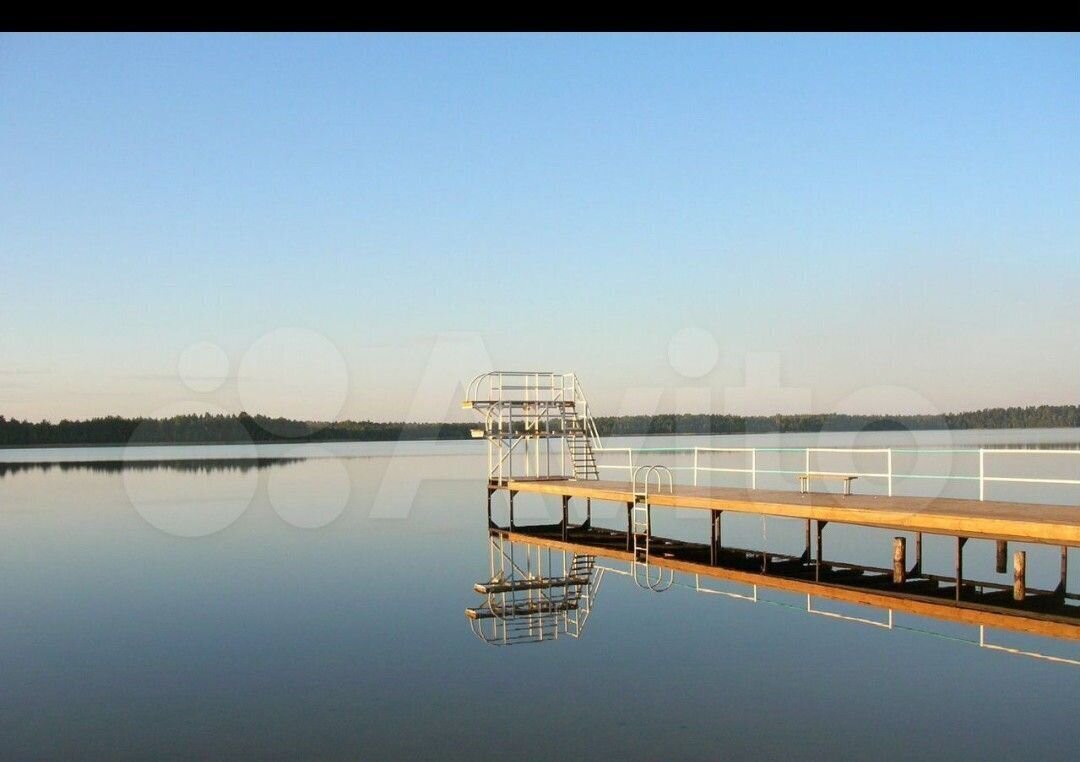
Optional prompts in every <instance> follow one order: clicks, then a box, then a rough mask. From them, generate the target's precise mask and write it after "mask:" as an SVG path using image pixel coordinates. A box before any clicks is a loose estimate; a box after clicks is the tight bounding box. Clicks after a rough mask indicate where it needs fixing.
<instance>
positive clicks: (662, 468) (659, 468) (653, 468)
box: [633, 464, 675, 503]
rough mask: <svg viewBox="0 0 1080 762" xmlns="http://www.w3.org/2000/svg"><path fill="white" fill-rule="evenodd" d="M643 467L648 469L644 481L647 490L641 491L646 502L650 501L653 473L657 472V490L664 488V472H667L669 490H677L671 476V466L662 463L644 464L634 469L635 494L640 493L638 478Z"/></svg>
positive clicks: (660, 490)
mask: <svg viewBox="0 0 1080 762" xmlns="http://www.w3.org/2000/svg"><path fill="white" fill-rule="evenodd" d="M642 469H646V471H645V481H644V485H643V486H644V488H645V491H644V492H643V493H641V496H642V497H643V498H645V502H646V503H648V502H649V478H650V477H651V476H652V475H653V474H656V491H657V492H662V491H663V489H664V484H663V479H662V476H663V474H667V479H668V492H669V493H671V492H674V491H675V482H674V480H673V479H672V477H671V469H670V468H668V467H667V466H662V465H649V464H642V465H640V466H638V467H637V468H636V469H634V481H633V489H634V494H635V495H637V494H639V493H638V488H637V478H638V474H639V473H640V472H641V470H642Z"/></svg>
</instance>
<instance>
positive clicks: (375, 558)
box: [0, 431, 1080, 760]
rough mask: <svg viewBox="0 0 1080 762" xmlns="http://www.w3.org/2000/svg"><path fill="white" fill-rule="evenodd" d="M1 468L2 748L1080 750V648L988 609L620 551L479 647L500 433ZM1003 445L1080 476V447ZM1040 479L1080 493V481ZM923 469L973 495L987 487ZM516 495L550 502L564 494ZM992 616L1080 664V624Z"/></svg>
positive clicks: (955, 467)
mask: <svg viewBox="0 0 1080 762" xmlns="http://www.w3.org/2000/svg"><path fill="white" fill-rule="evenodd" d="M672 443H677V444H679V445H682V446H688V445H693V444H706V443H711V444H713V445H722V446H742V445H753V446H762V447H802V446H806V445H812V446H837V447H845V446H851V445H853V444H854V445H858V446H866V447H870V446H896V447H900V448H909V447H916V446H918V447H930V446H933V447H943V448H951V447H966V446H971V445H976V446H978V445H986V446H1000V445H1005V444H1020V443H1023V444H1031V445H1038V444H1042V445H1047V444H1061V445H1071V446H1073V447H1075V446H1076V445H1077V444H1078V443H1080V431H1038V432H1031V431H1008V432H1001V431H995V432H962V433H952V434H950V433H947V432H927V433H918V432H915V433H912V432H904V433H895V434H894V433H889V434H873V435H870V434H860V435H852V434H836V435H830V436H828V437H820V436H810V435H805V436H804V435H791V436H767V437H748V438H740V437H732V438H726V437H714V438H711V439H708V438H696V437H694V438H691V437H684V438H679V439H678V440H677V442H676V440H666V441H661V440H649V441H648V442H646V444H648V445H649V446H653V447H656V446H664V445H670V444H672ZM607 444H608V445H609V446H630V445H635V446H636V445H639V444H642V442H641V440H637V441H622V442H616V441H612V442H608V443H607ZM777 457H782V456H777ZM845 457H846V456H845ZM860 457H864V456H860ZM897 457H898V460H900V459H901V458H900V456H897ZM935 457H937V458H938V460H937V461H932V460H928V459H926V458H924V456H921V455H919V456H916V455H910V456H909V460H908V461H905V462H899V463H898V464H897V468H898V469H903V468H908V469H909V470H910V469H912V468H918V469H920V471H921V472H927V473H941V474H954V475H968V476H970V474H971V468H972V465H973V461H972V460H971V459H970V456H968V455H963V454H951V455H950V454H945V455H941V454H939V455H937V456H935ZM1001 457H1002V458H1006V459H1007V458H1010V457H1012V456H1008V455H1003V456H1001ZM1050 457H1052V458H1055V459H1056V458H1057V456H1050ZM965 458H966V460H965ZM260 459H261V460H260ZM942 459H944V460H942ZM61 460H62V461H64V463H57V464H54V465H51V466H35V465H30V464H32V463H39V462H43V461H61ZM0 461H2V462H3V465H0V474H2V475H0V522H2V530H3V531H2V532H0V580H2V581H0V611H2V612H3V614H2V622H3V625H2V628H0V675H2V676H3V690H2V691H0V756H3V758H5V759H20V758H25V759H30V758H34V759H40V758H61V757H65V758H71V757H79V758H101V759H104V758H108V759H117V758H136V757H140V758H142V757H148V756H151V755H153V756H155V757H161V756H164V757H187V758H190V757H195V756H199V757H215V758H221V757H245V758H254V757H258V758H286V757H288V758H295V757H302V758H352V759H355V758H365V759H373V758H375V759H377V758H386V757H403V756H406V755H409V756H423V757H435V756H437V757H439V758H449V759H457V758H461V759H466V758H468V759H475V758H477V757H480V758H486V757H488V756H492V755H512V756H514V757H516V758H528V759H540V758H550V759H557V758H568V759H576V758H584V757H585V756H586V755H588V756H599V755H603V756H604V757H621V758H625V759H671V758H690V757H693V758H697V759H712V758H730V759H739V758H742V757H743V756H744V755H745V757H746V758H756V759H780V758H783V759H807V758H811V759H813V758H823V757H826V756H830V757H836V758H842V759H868V758H873V759H904V760H911V759H934V760H940V759H1009V760H1018V759H1061V760H1075V759H1076V758H1077V749H1078V748H1080V725H1078V724H1077V722H1076V711H1077V708H1078V707H1080V667H1076V666H1071V665H1067V664H1060V663H1053V662H1049V661H1044V660H1039V659H1034V658H1030V657H1025V656H1018V655H1012V654H1007V653H1003V652H999V651H990V650H987V649H981V648H979V647H978V646H977V639H978V632H977V630H976V629H975V628H971V627H966V628H965V627H961V626H957V625H952V624H948V623H944V622H937V621H934V620H928V619H918V618H915V617H903V616H898V618H897V623H898V624H901V625H903V628H901V627H897V628H894V629H892V630H887V629H883V628H879V627H873V626H869V625H866V624H861V623H857V622H852V621H844V620H839V619H835V618H829V617H825V616H816V615H814V614H810V613H808V612H807V611H806V607H805V599H799V598H798V597H794V596H785V595H784V594H781V593H775V592H769V591H765V590H763V591H762V595H761V598H762V600H761V601H759V602H758V603H756V604H755V603H751V602H748V601H741V600H732V599H728V598H724V597H721V596H715V595H705V594H702V593H697V592H694V591H692V590H688V589H685V588H674V589H671V590H669V591H667V592H665V593H662V594H657V593H650V592H646V591H643V590H640V589H638V588H637V587H635V586H634V584H633V583H632V581H631V580H630V579H628V578H626V577H623V576H619V575H615V574H609V575H607V576H605V578H604V580H603V583H602V586H601V589H600V590H599V593H598V597H597V600H596V603H595V607H594V610H593V612H592V615H591V617H590V619H589V620H588V622H587V626H586V627H585V629H584V631H583V632H582V634H581V636H580V637H579V638H571V637H560V638H559V639H558V640H554V641H548V642H544V643H533V644H527V645H523V646H520V647H514V648H497V647H492V646H490V645H488V644H485V643H484V642H482V641H481V640H479V639H477V638H476V637H475V636H474V635H473V633H472V631H471V630H470V628H469V623H468V622H467V621H466V619H465V618H464V615H463V611H464V608H465V607H466V606H475V605H477V604H478V603H479V602H480V600H479V596H477V595H476V594H475V593H474V592H473V591H472V585H473V583H475V582H477V581H480V580H483V579H486V578H487V576H488V540H487V535H486V525H485V522H486V517H485V508H484V497H485V489H484V477H485V473H484V472H485V456H484V450H483V445H482V444H481V443H475V442H445V443H438V442H413V443H401V444H396V443H370V444H336V445H306V446H290V445H274V446H261V447H258V448H254V447H251V446H248V447H244V446H220V447H177V448H168V447H146V448H131V449H129V450H124V448H94V449H68V450H8V451H0ZM613 462H614V461H613ZM994 467H995V468H1006V467H1007V468H1009V469H1012V470H1014V471H1015V470H1017V469H1021V468H1027V469H1029V471H1026V472H1025V473H1029V472H1030V469H1034V470H1036V471H1038V473H1039V474H1046V473H1055V474H1068V475H1069V476H1068V477H1067V478H1078V476H1077V475H1078V474H1080V457H1076V456H1072V457H1069V456H1064V457H1063V458H1062V459H1061V461H1060V462H1057V461H1056V460H1055V462H1054V463H1053V464H1051V463H1049V461H1045V462H1044V461H1040V464H1039V465H1037V466H1031V465H1030V464H1027V463H1026V462H1025V463H1024V464H1017V463H1013V462H1011V461H1000V462H999V461H995V466H994ZM934 469H939V470H934ZM1040 469H1041V470H1040ZM775 478H776V479H780V480H781V481H782V479H783V477H779V476H777V477H775ZM1062 478H1066V477H1062ZM864 481H865V482H866V484H865V486H863V485H860V489H865V491H875V490H880V488H881V485H880V484H874V483H872V481H873V480H864ZM916 482H917V483H916ZM994 489H995V493H994V494H993V495H988V496H993V497H1006V496H1015V495H1016V494H1017V493H1014V492H1012V491H1011V490H1014V489H1016V488H1014V487H1013V486H1012V485H1007V484H1001V485H994ZM1023 489H1024V491H1025V495H1024V496H1025V497H1026V499H1030V500H1043V501H1046V502H1059V503H1066V504H1073V505H1077V506H1078V508H1077V510H1078V514H1080V488H1077V487H1060V488H1059V487H1043V488H1034V487H1030V486H1026V487H1024V488H1023ZM905 490H906V491H909V492H910V493H911V494H917V493H918V494H921V493H923V492H926V491H927V490H930V491H934V490H936V491H937V492H938V493H940V494H950V495H955V496H966V497H974V496H976V495H975V494H974V493H973V492H972V490H973V486H972V482H970V481H964V480H951V481H949V482H943V481H935V480H933V479H924V480H910V481H909V482H908V483H905V485H904V487H903V488H902V489H898V492H903V491H905ZM1070 490H1071V491H1070ZM522 506H523V507H522V511H523V512H524V514H523V515H524V517H525V518H526V519H527V520H537V521H541V520H554V518H555V515H556V510H557V506H556V504H546V503H543V502H542V501H540V500H539V498H535V499H534V500H533V501H532V502H528V501H526V502H523V503H522ZM595 510H596V512H597V515H598V519H599V520H603V519H604V510H605V509H603V508H601V507H599V506H598V507H597V508H596V509H595ZM682 513H689V512H679V513H677V514H675V515H673V516H671V517H670V518H669V527H668V529H669V532H670V533H671V534H676V535H677V534H686V535H688V536H689V535H694V534H696V533H697V532H698V531H699V529H700V525H699V523H697V522H699V520H700V517H696V516H692V515H682ZM610 517H611V518H612V519H613V520H614V519H615V517H616V513H615V509H614V508H612V509H611V511H610ZM725 531H727V532H730V537H731V540H730V541H731V542H733V543H741V544H743V546H744V547H753V546H754V543H759V544H760V543H761V542H762V537H763V535H765V534H767V537H768V542H769V544H770V547H771V548H776V549H780V550H783V549H785V548H794V547H795V546H797V545H799V544H800V543H801V537H802V535H801V533H802V528H801V525H798V524H796V523H795V522H783V521H779V520H776V521H770V522H769V523H768V525H767V526H763V525H762V522H761V521H760V519H758V520H752V519H750V518H746V519H745V520H737V517H735V518H733V520H732V522H731V524H730V527H726V528H725ZM698 536H700V535H698ZM890 537H891V535H890V534H889V533H877V534H875V533H873V532H871V531H869V530H857V529H846V528H842V527H838V528H836V533H835V535H834V536H830V543H831V545H830V547H831V548H835V551H836V554H837V555H838V556H839V555H841V554H842V553H843V554H846V556H847V557H854V558H851V559H850V560H860V559H865V560H866V561H867V562H873V563H877V564H879V565H886V564H887V563H888V559H889V558H891V556H890V555H889V553H890V548H889V540H890ZM984 546H985V547H984ZM951 548H952V545H951V544H950V543H949V542H948V541H946V540H942V541H941V542H940V543H938V544H935V539H934V538H928V539H927V564H928V565H931V566H933V565H935V564H936V565H937V567H939V568H940V569H941V570H944V572H945V573H948V570H951V567H952V556H951ZM1029 548H1030V552H1029V561H1028V564H1029V567H1030V572H1029V574H1030V576H1029V583H1030V584H1032V585H1038V584H1049V585H1051V586H1052V584H1053V581H1054V579H1055V577H1056V575H1057V573H1058V567H1057V559H1058V556H1057V551H1056V549H1047V548H1033V547H1031V546H1029ZM1074 559H1076V560H1074V561H1073V563H1072V569H1071V571H1070V576H1069V585H1070V588H1071V589H1073V590H1076V589H1080V557H1078V556H1076V555H1074ZM966 564H967V569H968V574H969V575H970V576H972V577H980V578H983V579H996V577H995V574H994V569H993V545H992V543H975V542H973V543H971V547H970V554H969V556H968V558H967V561H966ZM612 565H613V566H615V565H616V564H612ZM1003 578H1004V577H1003ZM822 608H829V609H830V610H836V611H841V610H842V609H841V608H840V607H830V606H827V605H826V604H824V603H823V604H822ZM843 611H844V612H845V613H850V610H848V609H843ZM857 613H858V614H859V615H860V616H863V617H866V618H875V619H880V618H882V613H881V612H875V611H873V610H869V609H862V610H859V611H858V612H857ZM994 637H995V639H996V640H995V642H997V643H1001V644H1004V645H1014V646H1019V647H1022V648H1025V649H1028V650H1039V651H1041V652H1044V653H1048V654H1052V655H1059V656H1065V657H1068V658H1073V659H1080V643H1074V642H1056V641H1045V640H1042V641H1040V640H1038V639H1031V638H1021V637H1019V636H1016V635H1014V634H1010V633H995V634H994ZM973 641H975V642H973Z"/></svg>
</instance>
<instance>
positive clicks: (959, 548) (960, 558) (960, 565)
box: [956, 537, 968, 601]
mask: <svg viewBox="0 0 1080 762" xmlns="http://www.w3.org/2000/svg"><path fill="white" fill-rule="evenodd" d="M967 539H968V538H966V537H957V538H956V600H957V601H959V600H960V594H961V593H962V592H963V590H964V546H965V545H966V544H967Z"/></svg>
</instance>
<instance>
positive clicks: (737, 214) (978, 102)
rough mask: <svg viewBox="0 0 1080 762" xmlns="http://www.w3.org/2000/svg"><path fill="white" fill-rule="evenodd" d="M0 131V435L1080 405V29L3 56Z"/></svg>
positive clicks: (114, 47) (128, 44) (324, 39)
mask: <svg viewBox="0 0 1080 762" xmlns="http://www.w3.org/2000/svg"><path fill="white" fill-rule="evenodd" d="M0 116H2V118H0V199H2V200H0V266H2V277H0V414H7V415H15V416H18V417H32V418H41V417H48V418H53V419H56V418H59V417H61V416H69V417H82V416H88V415H97V414H105V413H110V412H117V413H122V414H128V415H134V414H155V413H161V412H162V411H166V409H167V408H169V407H170V406H175V405H178V404H180V405H192V406H195V407H199V406H202V407H205V408H207V409H226V410H238V409H240V408H241V407H248V408H249V409H251V407H252V405H253V404H254V403H255V402H258V404H259V406H260V407H262V408H265V409H264V410H259V411H255V410H252V412H268V413H279V414H286V415H308V414H311V415H315V414H321V413H322V412H323V411H328V412H327V413H326V414H328V415H341V416H345V417H352V418H360V417H370V418H375V419H398V418H402V417H432V416H437V417H446V416H449V415H450V414H451V413H452V412H453V408H452V405H450V402H451V400H452V397H453V395H454V394H455V393H456V383H457V381H458V376H460V375H467V374H469V373H471V372H472V371H473V370H475V371H476V372H479V371H482V370H486V369H487V368H486V367H475V366H477V365H482V364H483V363H484V362H488V363H489V364H490V365H493V366H496V367H507V368H521V367H524V368H528V369H533V368H538V367H539V368H542V369H547V368H552V369H559V370H562V369H566V370H576V371H577V372H578V373H579V374H580V375H581V377H582V379H583V381H584V382H585V385H586V388H587V389H588V390H589V392H590V394H591V395H592V396H594V397H595V398H596V404H597V406H598V407H599V408H600V409H601V411H602V412H613V413H614V412H651V411H653V410H657V409H678V410H683V409H694V410H698V409H700V410H705V409H710V410H713V411H716V412H720V411H725V410H729V411H731V412H775V411H777V410H783V411H788V410H792V409H795V408H805V409H809V410H813V411H816V412H824V411H829V410H837V409H845V410H861V409H867V410H869V409H874V410H891V411H897V412H906V411H915V410H926V411H933V410H957V409H967V408H973V407H981V406H987V405H1012V404H1034V403H1040V402H1052V403H1064V402H1076V401H1077V399H1078V395H1080V328H1078V324H1080V37H1077V36H1076V35H1030V36H1028V35H1017V36H1006V35H982V36H954V35H933V36H910V35H908V36H904V35H900V36H881V35H866V36H843V35H807V36H783V35H780V36H771V35H728V36H705V35H690V36H686V35H682V36H615V35H605V36H587V35H583V36H497V35H481V36H437V35H420V36H350V35H342V36H231V35H198V36H11V35H8V36H0ZM305 337H308V338H309V339H310V342H309V344H310V345H308V344H305V342H308V339H306V338H305ZM207 345H211V346H212V347H213V348H219V349H217V354H215V353H214V352H213V351H209V350H206V351H203V350H205V348H206V347H207ZM447 346H450V347H454V346H461V347H463V349H462V351H461V352H459V353H457V354H455V352H454V351H453V350H452V349H447V348H446V347H447ZM192 347H196V348H197V349H196V350H191V348H192ZM199 347H202V348H203V350H199V349H198V348H199ZM185 352H188V354H186V355H185ZM252 353H254V354H255V355H258V357H256V358H255V360H253V359H252V356H253V354H252ZM260 353H261V355H260ZM439 358H442V359H439ZM454 358H457V359H456V360H455V359H454ZM256 360H257V361H256ZM185 362H186V363H187V365H186V366H185V365H184V363H185ZM200 363H203V364H206V365H207V369H206V374H208V375H211V376H212V375H214V374H221V375H223V377H224V380H223V382H222V383H220V385H219V386H217V387H216V388H215V389H214V390H213V391H209V392H208V391H200V390H193V388H192V386H193V384H192V383H191V381H190V378H188V380H187V381H186V382H185V377H184V373H182V372H180V371H179V370H178V368H180V367H187V369H188V370H187V373H188V375H189V376H191V375H192V374H194V375H195V376H198V375H200V371H199V370H198V368H199V367H200ZM440 363H441V365H440ZM433 366H438V367H433ZM193 367H194V368H195V370H191V369H192V368H193ZM260 374H262V375H260ZM327 379H331V380H329V381H328V380H327ZM424 379H427V380H426V381H425V380H424ZM433 384H434V385H435V386H436V387H438V388H433V386H432V385H433ZM439 384H442V386H439ZM194 385H195V386H199V384H198V383H196V384H194ZM256 386H257V387H258V391H257V392H255V391H252V389H253V388H254V387H256ZM443 387H445V388H443ZM200 388H202V387H200ZM733 390H735V391H733ZM770 390H771V391H770ZM328 399H329V400H337V402H336V403H335V404H334V405H330V408H332V409H330V408H327V406H326V404H322V406H321V407H320V401H323V402H325V400H328Z"/></svg>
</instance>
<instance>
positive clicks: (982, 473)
mask: <svg viewBox="0 0 1080 762" xmlns="http://www.w3.org/2000/svg"><path fill="white" fill-rule="evenodd" d="M985 496H986V450H984V449H983V448H981V447H980V448H979V499H980V500H982V499H983V498H984V497H985Z"/></svg>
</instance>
